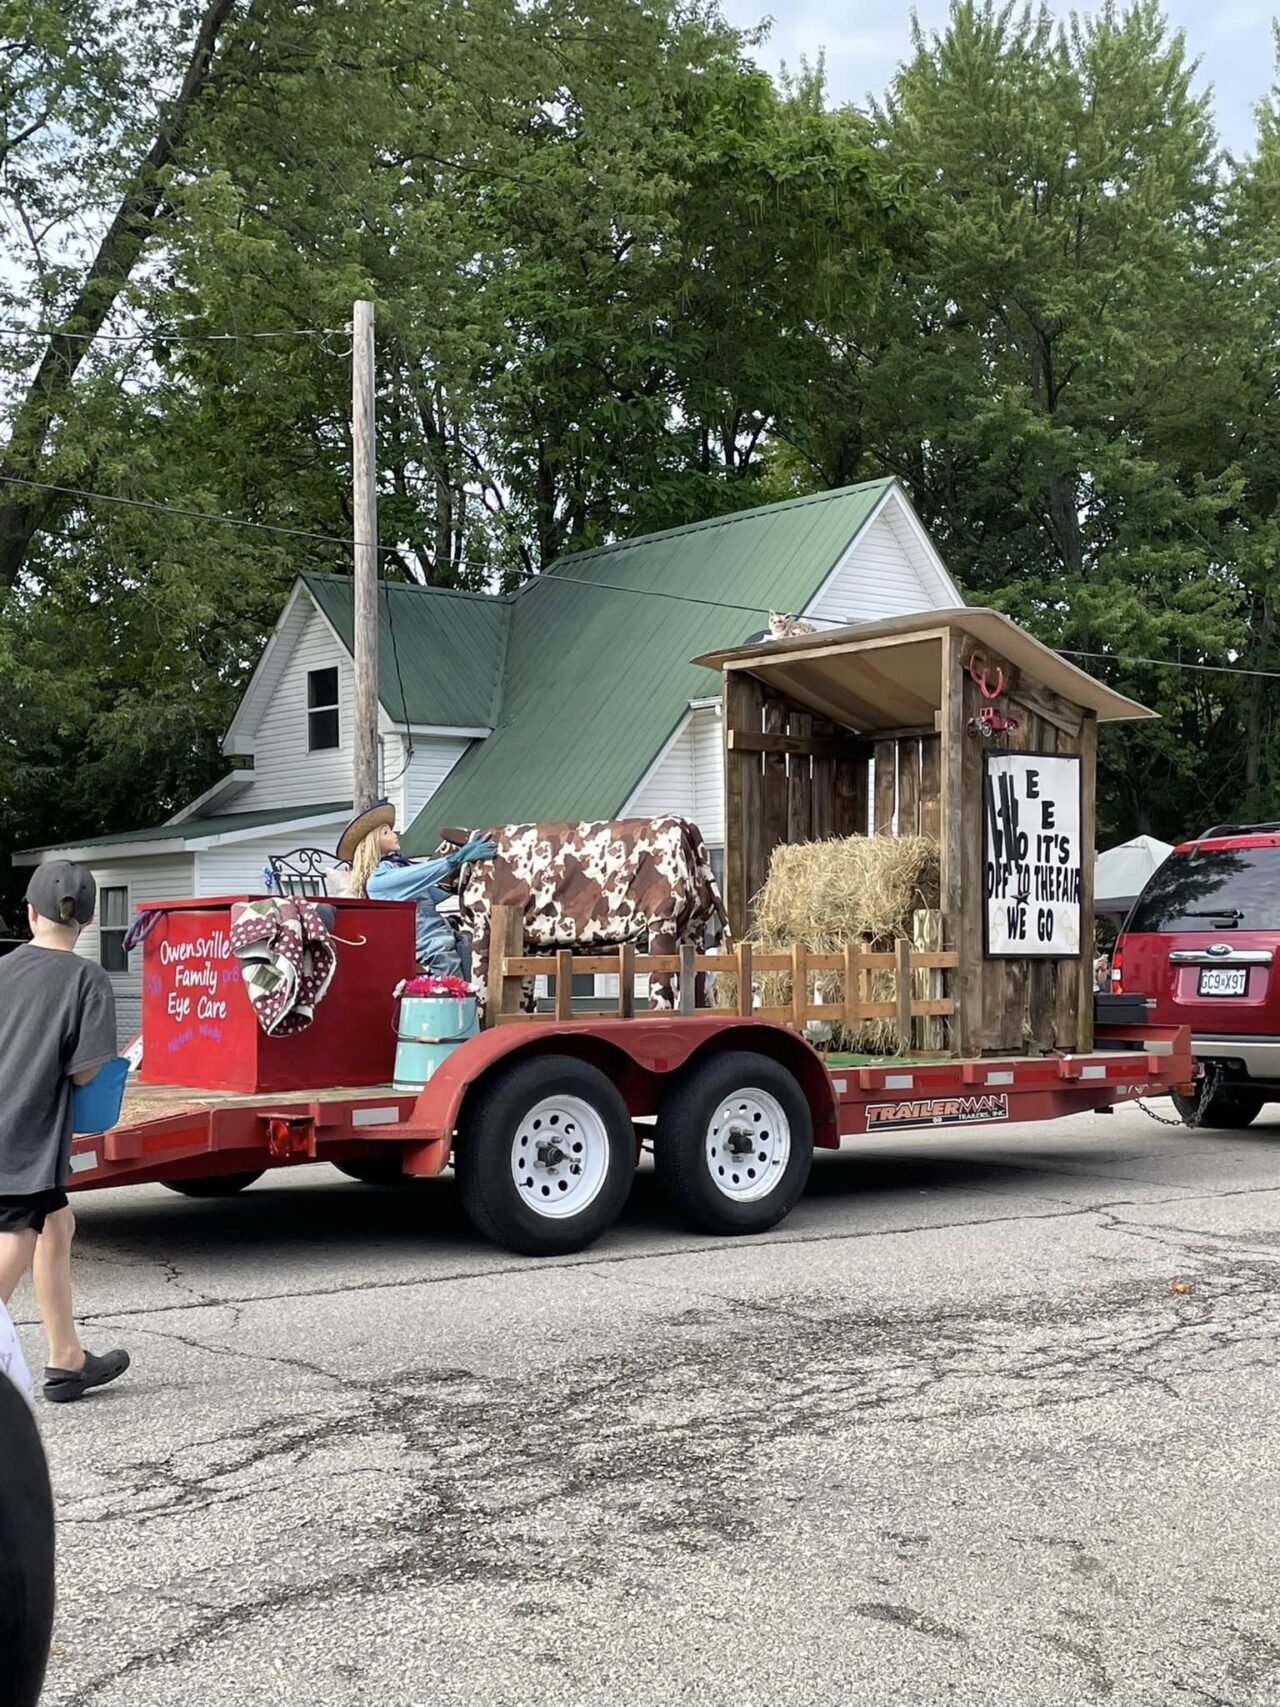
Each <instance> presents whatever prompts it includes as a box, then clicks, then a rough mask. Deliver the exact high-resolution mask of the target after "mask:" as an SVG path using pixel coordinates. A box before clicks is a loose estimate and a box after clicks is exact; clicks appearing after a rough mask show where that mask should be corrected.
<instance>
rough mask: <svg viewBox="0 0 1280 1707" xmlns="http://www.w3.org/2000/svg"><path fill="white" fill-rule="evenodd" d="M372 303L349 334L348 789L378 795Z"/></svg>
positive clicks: (361, 805) (360, 307)
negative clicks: (351, 725) (351, 688)
mask: <svg viewBox="0 0 1280 1707" xmlns="http://www.w3.org/2000/svg"><path fill="white" fill-rule="evenodd" d="M374 398H375V389H374V366H373V304H372V303H371V302H357V303H356V305H355V311H354V316H353V335H352V340H351V453H352V505H351V508H352V536H353V545H354V551H353V558H354V570H355V585H354V601H355V610H354V635H353V652H354V655H355V672H356V682H355V729H354V732H353V738H352V750H353V765H352V795H353V798H354V801H355V809H356V811H357V812H362V811H363V810H364V809H365V807H366V806H371V805H372V804H373V802H374V801H375V800H376V799H377V798H378V795H379V787H378V468H377V440H376V437H375V430H374V407H375V405H374Z"/></svg>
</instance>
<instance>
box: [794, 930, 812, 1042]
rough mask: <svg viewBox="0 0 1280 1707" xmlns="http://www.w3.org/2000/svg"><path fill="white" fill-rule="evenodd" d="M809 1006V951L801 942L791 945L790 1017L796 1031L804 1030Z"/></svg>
mask: <svg viewBox="0 0 1280 1707" xmlns="http://www.w3.org/2000/svg"><path fill="white" fill-rule="evenodd" d="M808 1006H809V952H808V950H807V949H806V948H805V946H804V944H803V943H802V942H797V943H793V944H792V947H791V1019H792V1024H793V1025H794V1026H795V1029H796V1030H797V1031H803V1030H804V1016H805V1009H806V1008H807V1007H808Z"/></svg>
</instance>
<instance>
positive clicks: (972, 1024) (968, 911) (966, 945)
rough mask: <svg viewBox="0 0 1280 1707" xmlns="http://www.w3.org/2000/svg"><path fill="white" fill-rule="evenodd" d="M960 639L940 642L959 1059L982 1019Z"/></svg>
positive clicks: (978, 889) (976, 811) (978, 885)
mask: <svg viewBox="0 0 1280 1707" xmlns="http://www.w3.org/2000/svg"><path fill="white" fill-rule="evenodd" d="M961 645H962V642H961V638H960V636H959V635H958V634H956V633H955V632H954V631H953V630H951V629H948V630H947V632H946V634H944V636H943V639H942V729H941V736H942V746H941V753H940V757H941V769H942V778H941V781H942V791H941V792H942V809H941V831H942V837H941V842H942V914H943V918H944V920H945V924H946V932H947V941H946V944H945V946H946V947H947V948H954V949H958V950H959V951H960V954H961V963H960V965H959V967H958V968H957V969H956V971H954V972H953V973H952V975H951V993H952V996H953V998H954V1001H955V1014H954V1016H953V1019H952V1032H951V1046H952V1048H953V1049H954V1050H955V1052H956V1054H957V1055H970V1054H972V1053H973V1052H974V1037H975V1030H976V1027H977V1024H978V1021H979V1020H980V1018H981V1015H980V1014H977V1013H975V1011H974V1009H975V1003H976V1000H977V999H978V997H979V996H980V993H981V987H980V984H979V981H978V980H979V975H980V973H981V958H982V943H981V917H982V913H981V909H982V904H983V900H982V872H981V854H980V849H981V837H982V805H981V800H980V798H979V797H978V795H977V794H975V796H974V798H973V800H972V801H970V803H969V809H970V813H971V814H972V818H971V820H970V819H969V818H967V817H966V814H965V798H964V768H965V757H966V754H965V744H966V742H971V741H972V737H971V736H969V735H967V734H966V733H965V709H964V678H963V677H962V676H961V673H960V653H961ZM972 921H976V922H977V929H978V932H979V937H978V949H977V957H976V959H975V956H974V954H973V950H972V931H971V930H970V931H967V930H966V926H968V925H969V924H970V923H971V922H972Z"/></svg>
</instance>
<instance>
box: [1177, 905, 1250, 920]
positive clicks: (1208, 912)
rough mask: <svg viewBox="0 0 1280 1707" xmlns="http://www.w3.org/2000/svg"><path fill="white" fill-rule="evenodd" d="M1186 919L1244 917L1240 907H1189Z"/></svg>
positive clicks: (1184, 916) (1185, 914) (1185, 915)
mask: <svg viewBox="0 0 1280 1707" xmlns="http://www.w3.org/2000/svg"><path fill="white" fill-rule="evenodd" d="M1182 916H1183V918H1184V919H1243V918H1244V914H1243V913H1242V912H1241V911H1240V909H1239V907H1188V908H1187V910H1186V912H1185V913H1184V914H1183V915H1182Z"/></svg>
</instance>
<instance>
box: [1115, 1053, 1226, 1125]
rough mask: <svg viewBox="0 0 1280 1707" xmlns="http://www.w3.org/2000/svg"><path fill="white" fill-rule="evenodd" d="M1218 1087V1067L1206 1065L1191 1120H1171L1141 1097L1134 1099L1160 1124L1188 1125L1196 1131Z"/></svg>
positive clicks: (1144, 1111)
mask: <svg viewBox="0 0 1280 1707" xmlns="http://www.w3.org/2000/svg"><path fill="white" fill-rule="evenodd" d="M1217 1088H1218V1069H1217V1068H1216V1067H1206V1068H1205V1070H1204V1072H1203V1074H1202V1075H1201V1078H1200V1095H1199V1096H1198V1097H1197V1098H1196V1106H1195V1108H1194V1109H1192V1111H1191V1118H1190V1120H1183V1119H1182V1118H1181V1117H1179V1118H1178V1119H1177V1120H1170V1119H1169V1117H1168V1115H1165V1114H1157V1113H1156V1111H1155V1109H1154V1108H1150V1107H1148V1105H1147V1104H1146V1103H1145V1102H1143V1100H1142V1098H1141V1097H1135V1098H1134V1099H1133V1100H1134V1102H1136V1103H1137V1105H1138V1107H1139V1108H1140V1109H1141V1110H1142V1112H1143V1113H1144V1114H1145V1115H1146V1116H1147V1118H1148V1119H1150V1120H1154V1121H1155V1122H1156V1124H1157V1125H1158V1126H1179V1127H1186V1128H1189V1129H1190V1130H1191V1131H1194V1130H1195V1129H1196V1127H1198V1126H1199V1124H1200V1121H1201V1118H1202V1116H1203V1114H1204V1111H1205V1109H1206V1108H1208V1106H1209V1104H1210V1102H1211V1101H1212V1099H1213V1093H1214V1092H1215V1091H1216V1090H1217Z"/></svg>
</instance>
